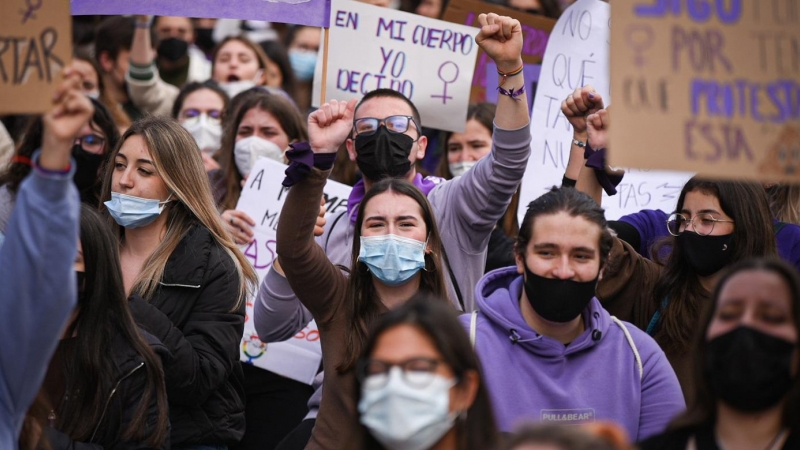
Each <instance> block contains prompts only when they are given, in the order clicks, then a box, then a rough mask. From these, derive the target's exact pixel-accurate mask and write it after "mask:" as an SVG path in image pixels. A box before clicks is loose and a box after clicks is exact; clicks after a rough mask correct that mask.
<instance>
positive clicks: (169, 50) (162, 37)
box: [153, 16, 211, 87]
mask: <svg viewBox="0 0 800 450" xmlns="http://www.w3.org/2000/svg"><path fill="white" fill-rule="evenodd" d="M153 29H154V30H155V34H156V37H157V38H158V47H156V52H157V54H158V58H157V59H156V66H157V67H158V71H159V74H160V75H161V78H162V79H163V80H164V81H166V82H167V83H169V84H171V85H173V86H177V87H181V86H183V85H184V84H186V83H187V82H190V81H204V80H207V79H208V78H209V76H211V64H210V63H209V61H208V59H206V57H205V55H204V54H203V53H202V51H200V50H199V49H197V48H196V47H195V46H194V41H195V29H194V23H193V22H192V19H190V18H188V17H176V16H160V17H156V18H154V19H153Z"/></svg>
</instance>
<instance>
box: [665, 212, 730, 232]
mask: <svg viewBox="0 0 800 450" xmlns="http://www.w3.org/2000/svg"><path fill="white" fill-rule="evenodd" d="M717 222H726V223H734V222H733V221H732V220H724V219H717V218H716V217H714V216H713V215H712V214H711V213H699V214H696V215H695V216H694V217H692V218H688V219H687V218H686V216H684V215H683V214H671V215H670V216H669V217H668V218H667V231H669V234H671V235H673V236H680V235H681V234H682V233H683V232H684V231H686V229H687V228H688V227H689V224H690V223H691V224H692V231H694V232H695V233H697V234H699V235H700V236H708V235H709V234H711V232H712V231H714V225H715V224H716V223H717Z"/></svg>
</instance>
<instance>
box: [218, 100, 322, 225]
mask: <svg viewBox="0 0 800 450" xmlns="http://www.w3.org/2000/svg"><path fill="white" fill-rule="evenodd" d="M254 108H258V109H260V110H262V111H266V112H268V113H270V114H272V116H273V117H275V120H277V121H278V124H280V126H281V128H283V132H284V133H286V136H288V137H289V141H290V142H291V141H307V140H308V131H307V130H306V122H305V120H303V116H302V115H300V111H298V110H297V107H295V106H294V105H293V104H292V103H291V102H290V101H289V100H288V98H286V97H284V96H282V95H280V94H274V93H271V92H268V91H266V90H264V89H263V88H254V89H250V90H247V91H245V92H242V93H241V94H239V95H237V96H236V97H234V100H233V101H232V102H231V105H230V108H229V111H228V112H229V113H230V114H229V117H230V119H229V120H227V119H226V120H225V122H224V123H225V129H224V132H223V134H222V145H221V146H220V149H219V151H218V152H217V154H216V155H215V158H216V159H217V161H219V163H220V165H221V166H222V168H221V170H222V173H223V174H224V176H225V196H224V197H223V198H222V200H221V201H220V205H219V209H220V210H221V211H224V210H226V209H235V208H236V203H237V202H238V201H239V196H240V195H241V194H242V179H243V177H242V174H240V173H239V169H237V168H236V163H235V159H234V156H233V149H234V147H235V146H236V134H237V131H238V130H239V124H240V123H242V119H243V118H244V116H245V114H247V112H248V111H250V110H251V109H254ZM284 150H285V149H284Z"/></svg>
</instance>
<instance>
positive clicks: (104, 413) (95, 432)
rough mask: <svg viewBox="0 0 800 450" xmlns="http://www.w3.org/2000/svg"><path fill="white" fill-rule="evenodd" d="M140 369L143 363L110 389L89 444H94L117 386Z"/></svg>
mask: <svg viewBox="0 0 800 450" xmlns="http://www.w3.org/2000/svg"><path fill="white" fill-rule="evenodd" d="M142 367H144V361H142V362H140V363H139V365H138V366H136V367H134V368H133V369H132V370H131V371H130V372H128V373H127V374H126V375H125V376H123V377H122V378H120V379H119V380H118V381H117V384H115V385H114V389H112V390H111V394H110V395H109V396H108V399H107V400H106V406H105V407H103V414H101V415H100V420H99V421H97V426H96V427H94V432H92V437H91V438H90V439H89V442H90V443H91V442H94V437H95V435H96V434H97V430H99V429H100V425H102V424H103V419H105V418H106V412H108V405H110V404H111V399H113V398H114V394H116V393H117V389H119V385H120V384H121V383H122V382H123V381H125V379H126V378H128V377H129V376H131V375H133V374H134V373H135V372H136V371H137V370H139V369H141V368H142Z"/></svg>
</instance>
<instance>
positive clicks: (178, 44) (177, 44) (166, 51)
mask: <svg viewBox="0 0 800 450" xmlns="http://www.w3.org/2000/svg"><path fill="white" fill-rule="evenodd" d="M156 51H157V52H158V56H160V57H162V58H164V59H166V60H167V61H172V62H176V61H180V60H181V58H183V57H184V56H186V53H187V52H188V51H189V43H188V42H186V41H184V40H183V39H178V38H167V39H164V40H163V41H161V42H160V43H159V44H158V49H157V50H156Z"/></svg>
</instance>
